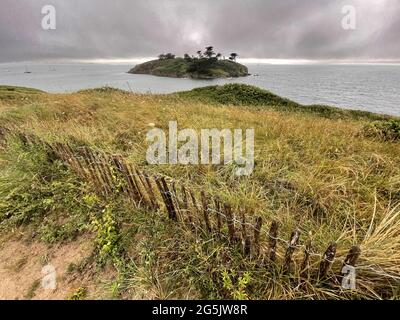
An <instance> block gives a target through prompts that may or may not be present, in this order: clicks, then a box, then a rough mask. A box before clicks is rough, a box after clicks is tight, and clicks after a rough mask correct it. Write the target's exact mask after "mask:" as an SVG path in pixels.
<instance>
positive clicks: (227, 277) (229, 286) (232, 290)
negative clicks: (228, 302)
mask: <svg viewBox="0 0 400 320" xmlns="http://www.w3.org/2000/svg"><path fill="white" fill-rule="evenodd" d="M235 276H236V275H235V273H234V272H233V271H231V272H228V271H227V270H224V271H223V272H222V281H223V287H224V289H226V290H227V291H228V292H229V294H230V296H231V297H232V298H233V299H234V300H248V299H249V296H248V294H247V292H246V289H247V286H248V284H249V283H250V281H251V276H250V273H249V272H245V273H243V275H242V276H239V277H237V281H236V282H234V281H232V278H235Z"/></svg>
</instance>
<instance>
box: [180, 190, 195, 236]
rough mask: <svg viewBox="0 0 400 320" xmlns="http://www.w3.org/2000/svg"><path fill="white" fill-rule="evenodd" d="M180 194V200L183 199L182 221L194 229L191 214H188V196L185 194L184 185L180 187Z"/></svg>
mask: <svg viewBox="0 0 400 320" xmlns="http://www.w3.org/2000/svg"><path fill="white" fill-rule="evenodd" d="M181 193H182V198H183V212H184V216H185V218H184V219H185V221H187V223H188V224H189V226H190V228H191V229H194V223H193V218H192V213H191V212H190V207H189V199H188V194H187V191H186V188H185V186H184V185H182V188H181Z"/></svg>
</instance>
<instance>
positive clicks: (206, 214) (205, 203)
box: [201, 190, 211, 232]
mask: <svg viewBox="0 0 400 320" xmlns="http://www.w3.org/2000/svg"><path fill="white" fill-rule="evenodd" d="M201 202H202V205H203V217H204V222H205V224H206V229H207V231H208V232H211V224H210V217H209V215H210V212H209V204H208V199H207V196H206V193H205V192H204V191H203V190H202V191H201Z"/></svg>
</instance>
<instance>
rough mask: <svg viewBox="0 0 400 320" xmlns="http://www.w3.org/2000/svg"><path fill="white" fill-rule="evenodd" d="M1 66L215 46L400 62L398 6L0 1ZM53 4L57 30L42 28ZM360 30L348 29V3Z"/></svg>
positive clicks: (223, 0)
mask: <svg viewBox="0 0 400 320" xmlns="http://www.w3.org/2000/svg"><path fill="white" fill-rule="evenodd" d="M0 2H1V11H0V62H5V61H18V60H39V59H40V60H45V59H58V58H60V59H100V58H101V59H107V58H120V59H127V58H133V57H146V56H154V55H157V54H159V53H161V52H167V51H173V52H175V53H177V54H183V53H184V52H195V51H197V50H198V49H201V48H203V47H204V46H206V45H209V44H211V45H214V46H215V47H216V48H217V49H218V50H219V51H221V52H223V53H230V52H232V51H236V52H239V53H240V55H241V57H243V58H275V59H277V58H280V59H400V44H399V43H400V41H399V35H400V18H398V17H400V1H398V0H301V1H299V0H279V1H278V0H276V1H272V0H246V1H244V0H243V1H239V0H229V1H228V0H202V1H197V0H196V1H195V0H146V1H145V0H140V1H139V0H114V1H109V0H68V1H65V0H0ZM47 4H50V5H54V6H55V7H56V10H57V29H56V30H53V31H44V30H42V28H41V19H42V17H43V16H42V14H41V9H42V7H43V6H44V5H47ZM349 4H350V5H354V6H355V8H356V10H357V29H356V30H354V31H346V30H344V29H343V28H342V26H341V20H342V18H343V14H342V12H341V11H342V7H343V5H349Z"/></svg>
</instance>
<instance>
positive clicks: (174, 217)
mask: <svg viewBox="0 0 400 320" xmlns="http://www.w3.org/2000/svg"><path fill="white" fill-rule="evenodd" d="M160 181H161V185H162V187H163V190H164V195H165V201H166V203H165V204H166V206H167V210H168V213H169V218H170V219H171V220H174V221H178V217H177V215H176V210H175V207H174V203H173V201H172V195H171V191H170V190H169V188H168V184H167V181H166V180H165V178H164V177H162V178H161V180H160Z"/></svg>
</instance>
